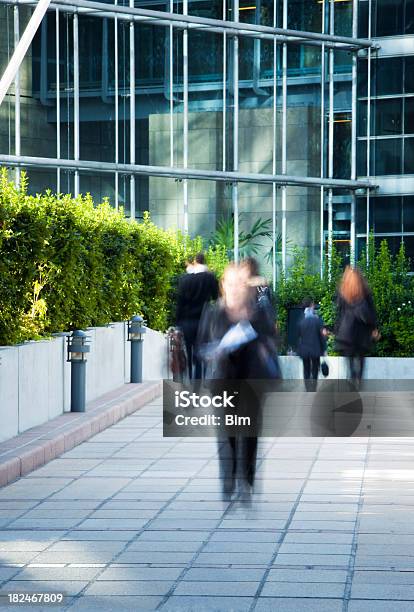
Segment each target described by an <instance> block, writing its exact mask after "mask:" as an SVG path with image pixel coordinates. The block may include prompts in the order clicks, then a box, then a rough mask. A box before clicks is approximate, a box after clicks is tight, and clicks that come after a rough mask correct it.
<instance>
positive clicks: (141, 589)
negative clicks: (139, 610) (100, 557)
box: [85, 580, 173, 596]
mask: <svg viewBox="0 0 414 612" xmlns="http://www.w3.org/2000/svg"><path fill="white" fill-rule="evenodd" d="M172 585H173V582H172V581H168V580H158V581H156V580H124V581H122V580H117V581H109V582H108V581H107V580H99V581H97V582H94V583H93V584H91V585H90V586H89V587H88V588H87V589H86V591H85V594H86V595H137V596H138V595H139V596H141V595H166V594H167V593H168V591H169V590H170V589H171V587H172Z"/></svg>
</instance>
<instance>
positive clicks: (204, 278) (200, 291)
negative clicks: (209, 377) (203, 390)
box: [176, 253, 218, 380]
mask: <svg viewBox="0 0 414 612" xmlns="http://www.w3.org/2000/svg"><path fill="white" fill-rule="evenodd" d="M217 297H218V282H217V279H216V277H215V275H214V274H213V273H212V272H210V270H209V269H208V267H207V266H206V263H205V257H204V253H197V255H196V256H195V258H194V261H193V262H190V261H188V262H187V273H186V274H183V275H182V276H181V277H180V279H179V281H178V290H177V310H176V325H177V327H179V328H180V329H181V330H182V332H183V334H184V340H185V346H186V351H187V363H188V376H189V378H190V380H193V379H196V380H197V379H201V376H202V367H201V362H200V360H199V359H198V357H197V354H196V351H195V343H196V339H197V332H198V326H199V322H200V317H201V313H202V311H203V308H204V306H205V304H206V303H208V302H210V301H211V300H216V299H217Z"/></svg>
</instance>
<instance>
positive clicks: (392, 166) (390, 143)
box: [371, 138, 402, 176]
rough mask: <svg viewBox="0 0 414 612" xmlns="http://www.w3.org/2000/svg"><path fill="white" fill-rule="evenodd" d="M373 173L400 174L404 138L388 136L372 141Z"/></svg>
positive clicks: (375, 174) (377, 174)
mask: <svg viewBox="0 0 414 612" xmlns="http://www.w3.org/2000/svg"><path fill="white" fill-rule="evenodd" d="M371 162H372V170H371V174H372V175H374V176H381V175H387V174H400V173H401V169H402V168H401V166H402V140H401V139H400V138H387V139H386V140H385V139H384V140H373V141H371Z"/></svg>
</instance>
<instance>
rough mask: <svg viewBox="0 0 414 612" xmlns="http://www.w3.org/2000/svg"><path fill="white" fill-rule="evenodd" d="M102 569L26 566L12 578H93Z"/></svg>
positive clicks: (19, 579)
mask: <svg viewBox="0 0 414 612" xmlns="http://www.w3.org/2000/svg"><path fill="white" fill-rule="evenodd" d="M100 571H101V569H100V568H96V567H31V566H29V567H26V568H24V569H23V570H22V571H20V572H19V573H18V574H17V575H16V576H14V577H13V578H12V581H15V582H20V581H22V580H24V581H26V582H33V581H36V582H37V581H43V582H44V581H50V580H53V581H56V582H62V583H63V582H66V581H67V580H71V581H73V580H75V581H76V580H82V581H83V580H93V579H94V578H95V577H96V576H97V574H98V573H99V572H100ZM16 588H18V587H16Z"/></svg>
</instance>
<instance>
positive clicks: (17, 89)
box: [13, 6, 21, 186]
mask: <svg viewBox="0 0 414 612" xmlns="http://www.w3.org/2000/svg"><path fill="white" fill-rule="evenodd" d="M13 21H14V49H15V51H16V49H17V48H18V46H19V38H20V26H19V7H18V6H15V7H14V9H13ZM20 142H21V139H20V72H19V69H18V70H17V72H16V78H15V79H14V150H15V154H16V155H17V156H18V155H20V154H21V147H20ZM15 182H16V185H17V186H18V185H19V183H20V169H19V168H16V170H15Z"/></svg>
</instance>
